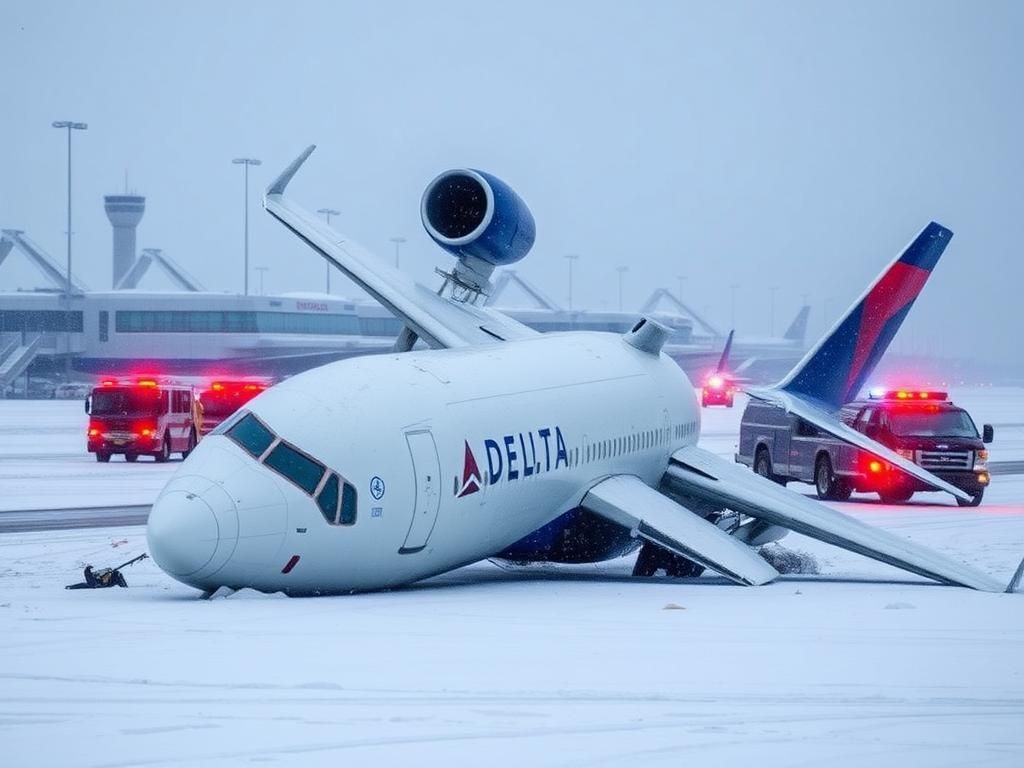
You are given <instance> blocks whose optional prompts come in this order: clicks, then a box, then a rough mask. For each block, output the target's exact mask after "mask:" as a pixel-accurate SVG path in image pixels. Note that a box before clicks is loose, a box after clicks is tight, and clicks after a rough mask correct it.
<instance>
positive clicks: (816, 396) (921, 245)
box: [775, 222, 953, 410]
mask: <svg viewBox="0 0 1024 768" xmlns="http://www.w3.org/2000/svg"><path fill="white" fill-rule="evenodd" d="M952 237H953V233H952V231H950V230H949V229H946V228H945V227H943V226H942V225H940V224H936V223H935V222H932V223H930V224H929V225H928V226H926V227H925V228H924V229H923V230H922V231H921V233H920V234H919V235H918V236H917V237H915V238H914V240H913V241H912V242H911V243H910V245H908V246H907V247H906V248H905V249H904V250H903V252H902V253H901V254H900V255H899V256H898V257H897V258H896V260H895V261H893V262H892V263H891V264H890V265H889V266H888V267H886V268H885V270H884V271H883V272H882V274H881V275H879V276H878V278H877V279H876V280H875V281H874V283H872V284H871V286H870V287H869V288H868V289H867V291H865V293H864V295H862V296H861V297H860V299H858V300H857V302H856V303H854V305H853V306H852V307H850V309H849V310H848V311H847V313H846V314H845V315H844V316H843V317H842V319H840V320H839V322H838V323H837V324H836V325H835V326H834V327H833V328H832V330H831V331H830V332H829V333H828V334H826V335H825V336H824V338H822V339H821V340H820V341H819V342H818V343H817V344H816V345H815V346H814V347H812V348H811V350H810V351H809V352H808V353H807V354H806V355H805V356H804V358H803V360H801V361H800V362H799V363H798V364H797V365H796V367H795V368H794V369H793V370H792V371H791V372H790V373H789V375H787V376H786V378H785V379H783V380H782V381H781V382H780V383H779V384H778V385H777V386H776V387H775V389H781V390H782V391H784V392H787V393H789V394H791V395H794V396H796V397H800V398H806V399H809V400H811V401H814V402H816V403H818V404H820V405H821V406H824V407H826V408H828V409H830V410H837V409H838V408H839V407H840V406H842V405H843V404H844V403H848V402H850V401H851V400H854V399H855V398H856V396H857V394H858V392H860V389H861V387H863V386H864V383H865V382H866V381H867V379H868V377H870V376H871V374H872V373H873V372H874V370H875V366H876V365H877V364H878V361H879V359H880V358H881V357H882V354H883V353H884V352H885V350H886V349H887V348H888V347H889V343H890V342H891V341H892V339H893V336H895V335H896V331H897V330H899V327H900V325H901V324H902V323H903V319H904V318H905V317H906V316H907V313H908V312H909V311H910V308H911V307H912V306H913V304H914V300H915V299H917V296H918V294H919V293H920V292H921V289H922V288H924V285H925V283H926V282H927V281H928V278H929V276H931V273H932V270H933V269H934V268H935V265H936V264H937V263H938V261H939V257H940V256H942V252H943V251H944V250H945V249H946V246H947V245H948V244H949V241H950V239H951V238H952ZM798 319H799V318H798ZM794 324H795V323H794Z"/></svg>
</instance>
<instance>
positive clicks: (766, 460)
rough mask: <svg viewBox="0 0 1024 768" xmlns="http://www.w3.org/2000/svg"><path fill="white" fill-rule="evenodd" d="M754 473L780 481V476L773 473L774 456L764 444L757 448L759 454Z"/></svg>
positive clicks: (775, 481)
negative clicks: (769, 453) (772, 456)
mask: <svg viewBox="0 0 1024 768" xmlns="http://www.w3.org/2000/svg"><path fill="white" fill-rule="evenodd" d="M754 473H755V474H758V475H760V476H761V477H763V478H764V479H765V480H771V481H772V482H773V483H778V482H780V480H779V478H778V477H776V476H775V475H774V474H772V458H771V456H769V455H768V449H767V448H765V447H764V446H763V445H762V446H761V447H760V448H758V449H757V455H756V457H755V458H754Z"/></svg>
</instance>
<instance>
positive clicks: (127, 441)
mask: <svg viewBox="0 0 1024 768" xmlns="http://www.w3.org/2000/svg"><path fill="white" fill-rule="evenodd" d="M85 412H86V413H88V414H89V427H88V432H87V436H86V440H87V448H88V450H89V453H92V454H95V456H96V461H100V462H108V461H110V457H111V456H113V455H114V454H121V455H123V456H124V459H125V461H129V462H133V461H136V460H137V459H138V458H139V456H152V457H153V458H154V459H156V460H157V461H160V462H163V461H167V460H168V459H169V458H170V457H171V454H172V453H180V454H181V456H182V458H185V457H186V456H188V455H189V453H191V452H192V450H193V449H194V448H195V447H196V443H197V442H198V441H199V429H198V427H197V421H198V418H197V417H198V414H197V408H196V397H195V391H194V390H193V388H192V386H191V385H188V384H172V383H164V382H161V381H158V380H157V379H155V378H140V379H135V380H118V379H105V380H103V381H101V382H100V384H99V386H96V387H94V388H93V389H92V392H91V393H90V394H89V395H88V397H86V400H85Z"/></svg>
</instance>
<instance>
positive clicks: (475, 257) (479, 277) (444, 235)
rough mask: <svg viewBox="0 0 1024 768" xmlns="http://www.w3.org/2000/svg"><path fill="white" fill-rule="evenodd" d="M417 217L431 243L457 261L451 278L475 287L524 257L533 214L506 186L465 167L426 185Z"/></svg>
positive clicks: (529, 242)
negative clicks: (497, 271)
mask: <svg viewBox="0 0 1024 768" xmlns="http://www.w3.org/2000/svg"><path fill="white" fill-rule="evenodd" d="M420 217H421V218H422V219H423V226H424V228H425V229H426V230H427V234H429V235H430V237H431V238H432V239H433V240H434V242H435V243H437V244H438V245H440V246H441V247H442V248H444V249H445V250H446V251H448V252H449V253H450V254H452V255H453V256H455V257H456V258H457V259H458V260H459V264H458V266H457V267H456V270H455V272H454V273H453V275H452V276H453V277H455V278H456V279H457V281H458V282H460V283H462V284H464V285H465V287H467V288H474V289H476V290H478V291H479V290H485V287H486V285H487V280H488V278H489V277H490V275H491V272H493V271H494V268H495V267H503V266H507V265H509V264H514V263H515V262H517V261H519V260H520V259H521V258H523V257H524V256H526V254H527V253H529V251H530V248H532V247H533V240H534V237H535V235H536V228H535V225H534V223H533V214H531V213H530V209H529V208H527V207H526V203H524V202H523V201H522V199H521V198H520V197H519V195H517V194H516V193H515V192H513V191H512V188H511V187H510V186H508V184H506V183H505V182H503V181H502V180H501V179H499V178H497V177H496V176H492V175H491V174H489V173H484V172H483V171H474V170H471V169H468V168H466V169H458V170H452V171H445V172H444V173H442V174H441V175H440V176H438V177H437V178H435V179H434V180H433V181H432V182H430V184H428V185H427V189H426V191H424V193H423V200H422V202H421V203H420Z"/></svg>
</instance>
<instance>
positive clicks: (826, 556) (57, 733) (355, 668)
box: [0, 411, 1024, 768]
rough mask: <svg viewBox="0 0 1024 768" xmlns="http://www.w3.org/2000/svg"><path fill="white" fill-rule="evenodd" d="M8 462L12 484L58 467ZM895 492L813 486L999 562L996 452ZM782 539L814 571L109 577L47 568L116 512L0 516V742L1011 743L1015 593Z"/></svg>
mask: <svg viewBox="0 0 1024 768" xmlns="http://www.w3.org/2000/svg"><path fill="white" fill-rule="evenodd" d="M981 418H984V417H979V420H981ZM728 419H738V413H735V411H734V412H732V413H726V412H723V411H716V412H714V413H711V414H707V415H706V422H707V424H706V426H707V427H708V428H709V431H712V432H716V431H717V432H722V433H725V432H727V429H728V424H727V423H726V422H727V420H728ZM718 421H721V422H722V424H721V425H718V424H717V422H718ZM1004 421H1009V419H1008V418H1004ZM1021 421H1022V422H1024V419H1021ZM8 423H9V422H8ZM718 439H720V440H722V441H723V443H724V441H726V440H728V436H727V434H723V435H722V437H721V438H718ZM998 439H999V435H998V433H997V440H998ZM5 440H6V435H0V441H5ZM17 440H18V441H22V440H23V438H22V437H17ZM22 444H24V443H22ZM997 445H998V444H997ZM47 450H49V449H47ZM721 450H722V452H725V451H727V450H728V446H726V445H724V444H723V446H722V449H721ZM993 453H994V454H995V446H994V449H993ZM0 454H3V455H9V454H10V450H9V448H8V445H0ZM66 458H67V461H66V462H65V463H64V465H63V466H72V465H73V463H74V461H76V459H74V457H73V456H72V455H70V453H69V454H68V455H67V457H66ZM1006 458H1013V457H1012V456H1006ZM33 461H37V462H51V463H52V464H53V466H59V465H60V461H58V460H57V459H40V460H33ZM12 464H16V462H15V461H14V460H10V461H8V460H5V461H0V473H5V474H0V487H2V488H3V489H4V491H5V492H6V490H7V489H8V488H9V487H11V486H10V485H8V483H9V482H12V480H11V478H12V474H10V473H11V472H12V469H11V467H12ZM85 466H86V465H84V464H82V465H81V466H80V467H79V469H82V470H84V468H85ZM94 468H95V469H102V470H103V472H104V473H106V474H104V475H103V477H106V478H108V479H107V480H102V481H100V480H97V483H105V484H107V485H106V486H105V489H104V490H103V491H102V493H100V492H97V496H96V497H95V503H122V504H127V503H132V502H137V503H144V502H145V501H147V500H151V498H149V499H147V498H146V494H147V493H148V492H149V491H148V490H147V489H148V487H149V485H148V484H150V483H151V482H152V483H154V484H155V485H158V483H156V482H155V480H156V479H158V477H159V476H157V475H154V476H150V475H145V474H139V473H138V472H137V470H140V469H152V470H154V471H157V472H164V471H166V469H168V468H167V467H156V466H155V465H154V466H151V467H147V466H143V465H141V464H139V465H125V464H122V463H117V464H115V463H112V464H110V465H103V466H102V467H98V466H97V467H94V466H92V465H89V469H94ZM46 469H47V467H45V466H44V467H43V468H42V469H41V470H40V471H39V472H38V474H40V475H42V474H44V471H43V470H46ZM68 471H69V472H70V471H71V470H68ZM51 474H54V473H53V472H51ZM55 474H56V476H57V477H60V476H61V475H60V473H59V472H55ZM97 477H100V475H97ZM126 477H128V478H141V479H138V480H135V481H128V482H126V481H125V480H124V478H126ZM117 478H120V481H119V482H117V481H116V480H117ZM13 482H15V483H17V486H16V487H17V488H18V493H19V494H22V496H21V498H24V497H25V495H32V499H34V500H37V501H38V503H37V504H36V506H37V507H56V506H59V505H60V504H59V501H60V499H61V498H63V494H64V493H65V491H64V489H63V488H56V486H55V484H54V483H53V482H52V481H50V482H49V483H48V482H47V481H45V480H36V481H34V482H33V481H30V480H28V479H26V478H21V479H17V478H15V479H14V480H13ZM797 487H799V486H797ZM807 490H808V491H809V489H807ZM3 495H4V497H5V498H4V501H5V506H7V508H14V507H15V505H14V504H11V505H7V504H6V501H7V498H6V493H5V494H3ZM921 499H922V502H921V503H917V504H911V505H906V506H899V507H894V506H887V505H883V504H881V503H877V502H874V503H863V502H862V503H849V504H841V505H837V506H838V507H839V508H841V509H842V510H843V511H844V512H847V513H850V514H854V515H856V516H857V517H859V518H861V519H863V520H866V521H868V522H870V523H871V524H874V525H878V526H880V527H883V528H887V529H889V530H892V531H896V532H898V533H899V534H901V535H905V536H907V537H909V538H912V539H914V540H915V541H918V542H921V543H923V544H926V545H928V546H931V547H934V548H936V549H938V550H940V551H942V552H945V553H946V554H949V555H952V556H954V557H956V558H959V559H962V560H964V561H968V562H972V563H974V564H975V565H977V566H978V567H980V568H982V569H983V570H986V571H988V572H990V573H992V574H994V575H998V576H999V577H1000V578H1001V579H1003V580H1008V579H1009V577H1010V574H1011V573H1012V571H1013V569H1014V568H1015V567H1016V565H1017V563H1018V562H1019V560H1020V558H1021V556H1022V555H1024V476H1006V477H999V478H996V481H995V482H994V483H993V486H992V488H991V490H990V493H989V494H988V496H987V497H986V503H985V505H984V506H983V507H981V508H978V509H960V508H957V507H956V506H952V505H950V503H949V502H948V501H947V500H946V499H945V498H944V497H942V496H941V495H927V494H926V495H922V496H921ZM75 501H76V502H77V503H86V502H87V501H89V499H88V498H82V494H81V493H79V495H78V496H77V497H76V499H75ZM783 543H784V544H785V546H787V547H790V548H795V549H799V550H803V551H806V552H808V553H811V554H812V555H813V556H814V557H815V559H816V560H817V562H818V564H819V567H820V570H821V575H819V576H799V575H791V576H787V577H783V579H782V580H780V581H778V582H776V583H774V584H771V585H769V586H766V587H759V588H743V587H737V586H733V585H731V584H728V583H725V582H724V581H722V580H720V579H717V578H714V577H704V578H700V579H693V580H685V581H668V580H643V581H637V580H633V579H631V578H629V576H628V574H629V571H630V568H631V565H632V563H631V560H630V559H625V560H622V561H616V562H613V563H608V564H604V565H601V566H593V567H578V568H563V569H541V568H537V569H527V570H505V569H502V568H499V567H497V566H495V565H492V564H490V563H480V564H477V565H473V566H469V567H467V568H463V569H461V570H459V571H456V572H454V573H451V574H448V575H446V576H443V577H439V578H435V579H432V580H429V581H427V582H424V583H421V584H418V585H415V586H413V587H410V588H407V589H402V590H396V591H393V592H386V593H377V594H366V595H354V596H348V597H331V598H312V599H287V598H284V597H280V596H265V595H257V594H253V593H247V592H242V593H238V594H236V595H233V596H231V597H228V598H220V599H214V600H210V601H202V600H199V599H197V595H198V593H197V592H195V591H194V590H191V589H189V588H187V587H185V586H183V585H181V584H178V583H177V582H175V581H173V580H172V579H170V578H169V577H167V576H165V575H164V574H162V573H161V572H160V571H159V570H158V569H157V568H156V567H155V566H154V565H153V564H152V563H151V562H148V561H147V562H143V563H141V564H139V565H136V566H134V567H132V568H130V569H128V570H127V571H126V576H127V578H128V582H129V585H130V586H129V588H128V589H110V590H97V591H79V592H68V591H65V590H64V589H63V586H64V585H65V584H68V583H70V582H72V581H76V580H78V578H79V577H80V569H81V567H82V566H83V565H84V564H85V563H86V562H89V563H93V564H95V565H113V564H116V563H119V562H122V561H124V560H127V559H129V558H130V557H131V556H133V555H135V554H138V553H139V552H141V551H143V550H144V548H145V536H144V529H143V528H141V527H126V528H107V529H92V530H67V531H57V532H52V531H51V532H34V533H12V534H6V535H0V712H2V714H0V745H2V747H0V754H2V757H0V762H2V764H3V765H4V766H5V768H6V766H12V767H20V766H50V765H53V766H61V765H72V764H73V765H76V766H129V765H174V766H178V765H189V766H193V765H194V766H214V765H216V766H241V765H253V764H262V763H269V764H272V765H282V766H309V765H370V764H372V765H381V766H389V765H399V764H405V765H409V764H416V765H469V764H473V765H480V764H483V765H498V766H504V765H516V766H520V765H524V764H525V765H536V766H547V765H557V766H605V765H623V764H632V765H644V766H647V765H654V766H678V765H684V764H690V763H695V762H699V763H700V764H702V765H708V766H750V765H752V764H753V765H780V766H781V765H785V766H801V765H802V766H818V765H822V764H827V765H830V766H858V768H863V766H864V765H865V763H868V764H870V765H871V766H872V767H873V768H880V767H884V766H900V767H901V768H906V767H907V766H919V765H924V766H965V765H985V766H1020V765H1024V729H1022V728H1021V725H1022V724H1024V650H1022V649H1024V596H1022V595H1020V594H1016V595H1007V594H983V593H977V592H972V591H969V590H965V589H958V588H951V587H943V586H939V585H935V584H931V583H928V582H925V581H922V580H919V579H916V578H914V577H911V576H908V575H907V574H904V573H902V572H900V571H896V570H894V569H891V568H888V567H887V566H884V565H881V564H879V563H875V562H874V561H870V560H867V559H864V558H862V557H859V556H857V555H854V554H851V553H847V552H843V551H840V550H837V549H834V548H832V547H829V546H827V545H824V544H820V543H818V542H814V541H810V540H808V539H805V538H802V537H799V536H795V535H792V536H790V537H788V538H787V539H785V540H784V542H783Z"/></svg>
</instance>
